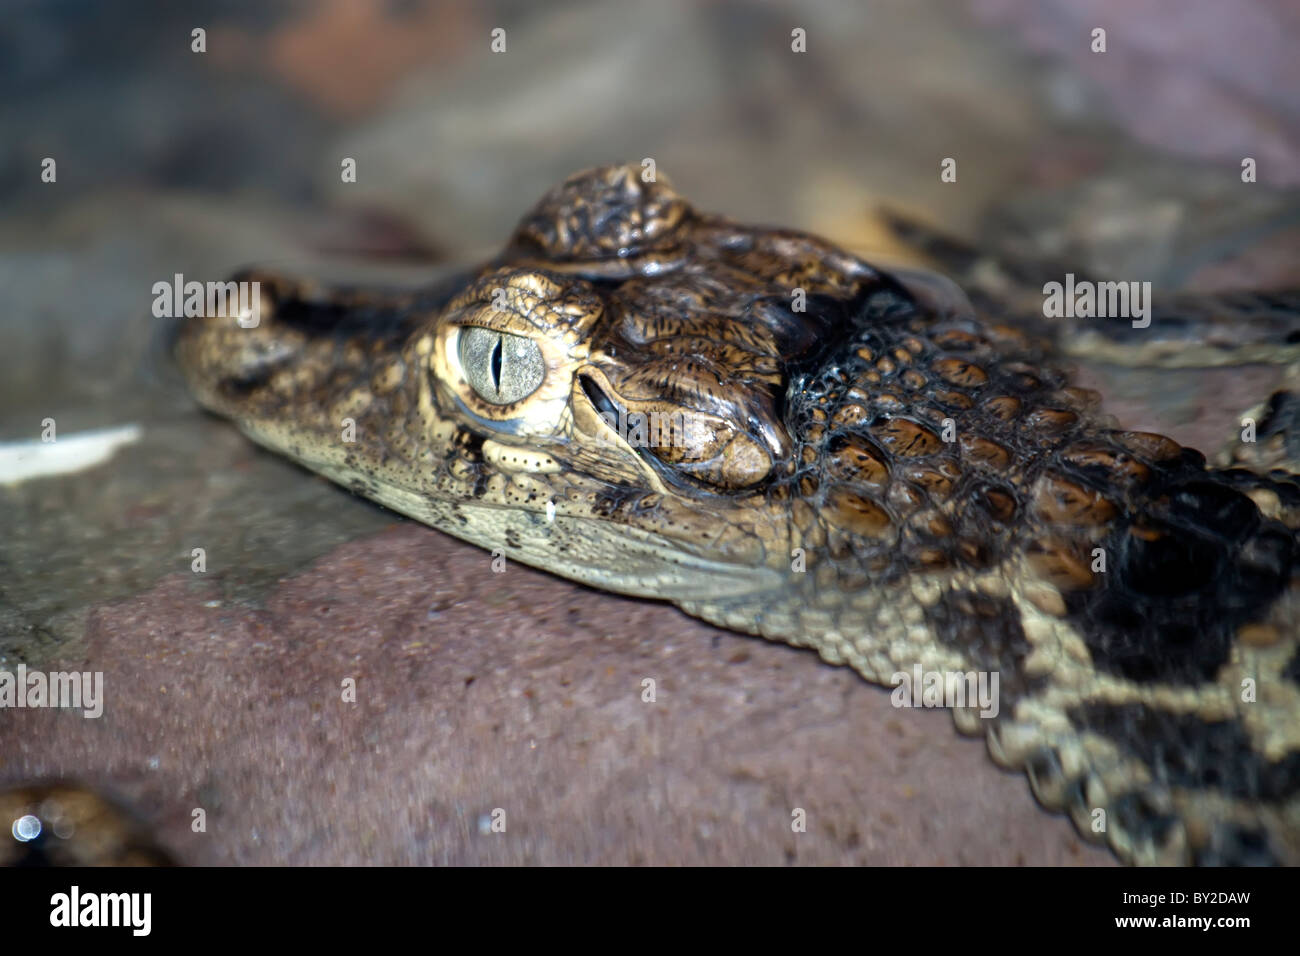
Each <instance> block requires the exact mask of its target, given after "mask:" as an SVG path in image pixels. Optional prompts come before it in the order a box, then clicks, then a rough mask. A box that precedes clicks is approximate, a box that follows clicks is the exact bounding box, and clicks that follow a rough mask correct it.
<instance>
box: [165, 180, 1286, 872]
mask: <svg viewBox="0 0 1300 956" xmlns="http://www.w3.org/2000/svg"><path fill="white" fill-rule="evenodd" d="M639 172H640V170H639V169H638V168H635V167H625V168H613V169H599V170H592V171H588V172H585V173H580V174H578V175H577V176H574V177H572V178H570V179H569V180H567V181H566V182H565V183H563V184H562V185H560V186H559V187H557V188H556V189H555V190H553V191H552V192H551V193H550V194H548V195H547V196H546V197H545V198H544V199H543V200H542V201H541V203H540V204H539V205H538V206H537V207H536V208H535V209H534V210H533V211H532V212H531V213H529V215H528V216H527V217H525V219H524V220H523V222H521V224H520V226H519V228H518V229H517V231H516V233H515V235H514V237H513V238H512V239H511V241H510V243H509V244H508V245H507V247H506V249H505V251H504V252H503V253H502V254H501V255H500V256H499V257H498V258H497V259H496V260H494V261H492V262H490V263H487V264H486V265H484V266H482V267H480V268H478V269H476V270H473V271H471V272H469V273H467V274H465V275H463V276H460V277H458V278H456V279H454V280H451V281H450V282H448V283H445V284H444V285H443V286H441V287H438V288H433V289H429V290H426V291H424V292H421V293H412V294H397V293H384V292H380V291H375V290H340V289H326V288H323V287H319V286H315V285H312V284H310V283H306V282H301V281H295V280H292V279H288V278H284V277H278V276H274V275H269V274H260V273H249V274H246V275H244V276H241V277H240V278H243V279H246V280H252V279H257V280H258V281H259V282H260V283H261V289H262V295H263V300H262V309H261V323H260V325H259V326H258V327H257V328H255V329H244V328H240V327H239V326H238V325H237V324H236V322H235V321H234V320H233V319H231V318H229V317H220V316H209V317H205V318H202V319H195V320H188V321H187V322H186V323H185V325H184V327H183V328H182V330H181V332H180V334H179V338H178V341H177V347H176V355H177V358H178V361H179V363H180V365H181V367H182V369H183V370H184V373H185V375H186V377H187V379H188V380H189V383H190V386H191V388H192V390H193V392H194V394H195V395H196V397H197V398H198V400H199V401H200V402H201V403H202V404H203V405H204V406H206V407H207V408H209V409H211V410H213V411H215V412H217V413H218V414H221V415H224V416H226V417H228V418H230V419H232V420H233V421H234V422H235V423H236V424H237V425H238V426H239V427H240V428H241V429H242V430H243V431H244V432H245V433H246V434H248V435H249V436H250V437H251V438H253V439H254V440H255V441H258V442H260V443H261V444H263V445H265V446H267V447H269V448H271V449H273V450H275V451H277V452H280V453H282V454H285V455H288V456H289V457H291V458H293V459H295V460H297V461H299V462H300V463H302V464H303V465H305V466H306V467H308V468H310V469H312V470H314V471H317V472H320V473H321V474H324V475H326V476H328V477H329V478H331V479H333V480H335V481H337V482H339V483H340V484H343V485H345V486H347V487H349V488H351V489H353V490H354V491H356V492H358V493H360V494H363V495H365V496H367V497H370V498H372V499H374V500H376V501H378V502H380V503H382V504H384V505H387V506H388V507H390V508H393V509H395V510H397V511H399V512H402V513H403V514H407V515H409V516H411V517H413V518H415V519H417V520H419V521H423V522H425V523H426V524H430V525H432V526H433V527H435V528H439V529H441V530H443V531H446V532H448V533H450V534H453V535H455V536H457V537H459V538H463V539H465V540H467V541H471V542H473V543H474V544H477V545H480V546H482V547H484V548H489V549H493V550H500V551H501V552H502V553H504V554H505V555H506V556H508V557H510V558H513V559H516V560H519V561H522V562H524V563H527V564H530V565H534V566H537V567H541V568H544V569H546V570H548V571H552V572H554V573H557V574H561V575H564V576H565V577H569V578H572V579H575V580H578V581H582V582H584V583H586V584H590V585H593V586H595V587H599V588H603V589H606V590H612V591H618V592H621V593H625V594H632V595H639V596H644V597H650V598H658V599H663V600H668V601H672V602H674V603H675V604H677V605H678V606H680V607H681V608H683V609H684V610H686V611H687V612H689V613H691V614H695V615H697V616H699V617H702V618H705V619H706V620H709V621H712V622H714V623H717V624H720V625H722V626H724V627H728V628H732V629H735V630H740V631H744V632H748V633H753V634H761V635H763V636H764V637H768V638H771V639H774V640H781V641H786V642H789V643H792V644H795V645H799V646H804V647H812V648H816V649H817V651H818V652H819V653H820V654H821V656H822V657H823V658H825V659H826V660H827V661H829V662H831V663H835V664H847V665H849V666H850V667H852V668H853V669H854V670H856V671H857V672H858V673H860V674H861V675H862V676H863V677H865V678H867V679H868V680H871V681H875V682H878V683H885V684H890V683H893V682H894V675H895V674H896V673H898V672H905V673H908V674H909V675H910V674H911V673H912V671H913V668H914V667H915V666H918V665H919V666H920V668H921V669H922V670H923V671H924V672H939V673H967V672H986V673H996V674H997V675H998V677H999V691H1000V697H999V701H998V712H997V714H996V716H993V715H990V716H981V715H980V713H979V712H978V709H977V708H975V707H971V706H966V707H960V708H957V709H955V710H954V717H955V720H956V723H957V726H958V727H959V728H960V729H961V730H963V731H964V732H967V733H981V734H984V735H986V737H987V739H988V744H989V749H990V752H991V754H992V756H993V757H994V759H995V760H996V761H997V762H998V763H1000V764H1002V765H1003V766H1006V767H1011V768H1018V769H1024V770H1025V771H1026V772H1027V774H1028V775H1029V779H1030V782H1031V785H1032V786H1033V789H1034V792H1035V794H1036V795H1037V797H1038V798H1039V800H1040V801H1041V802H1042V803H1043V804H1044V805H1045V806H1047V807H1049V808H1051V809H1059V810H1063V811H1065V812H1068V813H1069V814H1070V815H1071V817H1072V818H1073V819H1074V820H1075V822H1076V824H1077V825H1078V826H1079V829H1080V832H1081V833H1083V834H1084V835H1085V836H1087V837H1089V838H1091V839H1098V840H1101V839H1104V840H1105V841H1106V842H1107V843H1108V844H1109V845H1110V846H1111V847H1112V848H1113V849H1114V851H1115V852H1116V853H1117V854H1118V855H1119V856H1120V858H1121V859H1124V860H1126V861H1133V862H1138V863H1184V862H1197V863H1235V862H1288V863H1294V862H1296V861H1298V860H1300V656H1298V652H1297V648H1298V635H1297V628H1296V627H1295V617H1296V614H1295V612H1296V593H1295V591H1294V590H1293V589H1292V588H1291V583H1292V581H1293V575H1294V571H1295V567H1296V558H1297V541H1296V532H1295V529H1296V528H1297V526H1298V524H1300V490H1298V489H1297V487H1296V485H1295V484H1294V483H1293V482H1291V481H1290V480H1289V477H1288V476H1287V475H1286V474H1284V473H1282V472H1280V471H1275V472H1273V473H1272V474H1271V475H1262V474H1256V473H1254V472H1251V471H1247V470H1245V469H1235V470H1231V471H1216V470H1207V468H1206V467H1205V460H1204V458H1203V457H1202V456H1201V455H1200V454H1198V453H1196V452H1193V451H1190V450H1186V449H1183V448H1181V447H1180V446H1178V445H1177V444H1176V443H1174V442H1173V441H1171V440H1169V439H1167V438H1163V437H1161V436H1157V435H1150V434H1144V433H1137V432H1128V431H1122V430H1119V429H1117V428H1116V427H1115V425H1114V423H1113V422H1111V421H1108V420H1105V419H1103V418H1101V417H1100V416H1098V415H1096V414H1095V413H1094V411H1093V409H1094V407H1095V404H1096V397H1097V396H1096V395H1095V394H1093V393H1089V392H1087V391H1085V390H1081V389H1077V388H1072V387H1070V385H1069V383H1068V381H1067V378H1066V376H1065V375H1064V374H1063V373H1062V372H1061V371H1059V370H1057V369H1056V368H1054V367H1053V366H1051V365H1050V364H1048V363H1047V358H1046V353H1045V351H1044V349H1045V343H1042V342H1038V341H1036V340H1034V339H1031V338H1030V337H1028V336H1026V335H1025V334H1024V333H1022V332H1020V331H1017V330H1015V329H1013V328H1009V327H1006V326H1002V325H996V324H993V323H992V322H990V321H988V320H986V319H985V318H983V317H982V316H981V315H978V314H976V312H975V310H974V309H973V308H972V307H971V306H970V305H969V303H968V302H966V301H965V299H964V298H962V297H961V296H960V295H953V294H951V293H950V292H949V291H947V290H946V289H945V287H944V285H943V284H942V282H941V281H939V280H936V279H932V278H927V277H924V276H908V277H901V276H893V275H889V274H887V273H884V272H881V271H879V270H877V269H874V268H873V267H871V266H870V265H868V264H867V263H865V262H863V261H861V260H858V259H856V258H855V257H853V256H851V255H848V254H847V253H845V252H843V251H841V250H838V249H836V248H835V247H833V246H831V245H830V244H828V243H826V242H824V241H822V240H819V239H817V238H815V237H812V236H808V235H804V234H801V233H796V232H790V231H779V230H769V229H757V228H750V227H745V226H740V225H737V224H735V223H732V222H729V221H727V220H724V219H721V218H717V217H710V216H704V215H701V214H698V213H696V212H695V211H694V210H693V209H691V207H690V206H688V205H687V204H686V203H685V201H684V200H682V199H681V198H680V197H679V196H677V195H676V194H675V193H674V192H673V191H672V189H671V188H670V187H669V186H668V185H667V184H666V183H665V182H664V181H663V180H662V179H661V180H660V181H659V182H657V183H644V182H642V181H641V179H640V176H639ZM472 326H479V327H482V328H486V329H490V330H495V331H496V332H502V333H507V334H508V335H510V336H518V337H520V338H522V339H526V340H529V341H530V342H534V343H536V351H537V352H539V353H540V356H541V358H540V362H541V369H542V372H541V378H540V384H539V385H537V387H536V388H535V389H534V390H532V391H530V392H529V393H528V394H526V395H524V396H523V397H520V398H519V399H518V400H516V401H513V402H512V403H509V404H497V403H494V402H493V401H489V400H487V399H485V398H484V397H483V395H482V394H480V392H479V391H478V390H476V388H475V387H474V386H473V385H472V384H471V378H472V376H470V375H469V374H468V373H467V371H466V366H465V365H463V364H462V354H461V351H460V350H459V348H458V342H460V338H459V337H460V336H461V335H462V334H465V333H463V332H462V330H463V329H464V328H466V327H472ZM503 341H506V342H514V343H517V342H518V340H517V339H511V338H507V339H505V340H503ZM524 344H525V345H526V344H527V343H524ZM521 348H522V347H521ZM528 349H532V346H528ZM524 351H527V349H524ZM521 354H522V352H521ZM511 361H513V360H511ZM474 367H477V366H474ZM484 374H485V375H486V374H489V372H488V371H484ZM490 374H492V375H494V376H495V375H497V374H498V373H497V372H496V371H491V373H490ZM502 387H504V386H502ZM620 411H621V412H625V413H637V412H644V413H649V412H658V413H661V414H664V415H672V414H679V415H680V419H679V421H681V422H683V423H684V427H683V428H682V431H681V432H679V433H678V434H676V435H674V436H672V440H671V441H669V440H664V439H661V440H660V441H659V443H658V444H657V445H655V444H654V442H653V440H652V441H651V445H652V447H633V445H640V444H641V443H639V442H635V441H634V442H633V443H632V444H629V441H628V440H625V439H628V438H635V437H636V436H628V435H625V434H621V433H620V431H619V430H618V429H613V428H611V427H610V426H609V421H608V413H611V412H613V413H617V412H620ZM602 412H605V413H607V417H606V418H602V416H601V413H602ZM348 419H350V420H351V421H352V422H353V423H354V434H346V431H347V429H346V422H345V420H348ZM345 437H351V438H353V439H354V440H352V441H348V440H345Z"/></svg>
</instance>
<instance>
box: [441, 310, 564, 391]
mask: <svg viewBox="0 0 1300 956" xmlns="http://www.w3.org/2000/svg"><path fill="white" fill-rule="evenodd" d="M460 366H461V368H462V369H464V371H465V379H466V380H467V381H468V382H469V384H470V387H471V388H473V389H474V391H476V392H477V393H478V394H479V396H480V397H481V398H483V399H484V400H485V401H489V402H491V403H492V404H493V405H509V404H511V403H513V402H517V401H519V400H520V399H523V398H527V397H528V396H529V395H531V394H533V392H535V391H537V386H539V385H541V384H542V377H543V375H544V374H545V371H546V363H545V362H544V361H543V359H542V350H541V348H539V347H538V345H537V343H536V342H534V341H533V340H532V339H529V338H525V337H524V336H522V335H511V334H510V333H508V332H496V331H493V330H492V329H485V328H483V327H482V326H478V325H467V326H465V327H464V328H462V329H461V330H460Z"/></svg>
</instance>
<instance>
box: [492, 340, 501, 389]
mask: <svg viewBox="0 0 1300 956" xmlns="http://www.w3.org/2000/svg"><path fill="white" fill-rule="evenodd" d="M492 387H493V388H495V389H496V391H497V394H498V395H500V394H501V336H499V335H498V336H497V340H496V342H494V343H493V344H492Z"/></svg>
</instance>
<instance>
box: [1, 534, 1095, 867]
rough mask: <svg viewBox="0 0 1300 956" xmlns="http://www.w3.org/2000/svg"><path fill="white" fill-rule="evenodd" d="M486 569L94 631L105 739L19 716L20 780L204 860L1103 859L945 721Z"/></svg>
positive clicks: (204, 604) (364, 563)
mask: <svg viewBox="0 0 1300 956" xmlns="http://www.w3.org/2000/svg"><path fill="white" fill-rule="evenodd" d="M489 565H490V558H489V556H488V555H487V554H486V553H484V552H482V551H479V550H477V549H474V548H471V547H469V546H467V545H463V544H461V543H459V542H457V541H454V540H453V539H451V538H448V537H446V536H444V535H442V534H439V533H437V532H434V531H430V530H428V529H425V528H422V527H420V526H418V525H414V524H410V523H401V524H397V525H395V526H393V527H392V528H390V529H389V530H386V531H383V532H380V533H378V534H376V535H373V536H371V537H368V538H365V539H362V540H360V541H356V542H352V543H349V544H346V545H343V546H341V547H339V548H338V549H337V550H335V551H334V552H332V553H331V554H330V555H328V556H327V557H326V558H324V559H323V560H321V561H320V562H319V563H317V564H316V565H314V566H313V567H311V568H309V569H308V570H306V571H304V572H303V573H301V574H299V575H297V576H295V577H292V578H290V579H288V580H286V581H284V582H283V583H282V584H281V585H280V586H279V587H278V588H276V589H275V590H274V591H273V592H272V593H271V594H270V595H269V596H268V597H267V600H266V602H265V608H264V609H254V608H250V607H246V606H232V605H229V604H222V602H221V601H220V600H219V598H217V595H218V593H219V590H218V589H217V588H216V587H214V586H213V585H211V584H209V583H207V582H205V581H204V580H203V579H202V577H201V576H198V575H180V574H178V575H172V576H170V577H168V578H166V579H164V580H163V581H161V582H160V583H159V584H158V585H157V586H156V587H154V588H152V589H150V590H148V591H146V592H145V593H143V594H141V595H139V596H138V597H135V598H133V599H130V600H127V601H123V602H120V603H116V604H112V605H107V606H103V607H99V608H96V609H94V610H93V611H91V612H90V614H89V618H88V625H87V628H88V640H87V645H86V647H87V652H86V659H85V661H75V662H74V661H66V662H51V663H50V665H49V667H50V668H51V669H53V668H55V667H57V666H60V665H66V666H68V667H78V668H83V669H91V670H100V669H102V670H103V671H104V680H105V687H106V693H105V696H106V700H107V702H106V706H105V711H104V715H103V717H101V718H99V719H97V720H89V719H84V718H82V717H80V716H76V715H74V714H72V713H70V712H59V711H52V710H42V711H36V710H24V711H11V712H9V713H8V714H6V715H5V716H6V721H7V722H8V724H9V726H8V730H9V732H10V733H9V741H10V743H11V747H10V749H9V750H8V753H7V756H6V758H5V760H4V763H3V765H0V782H16V781H22V780H30V779H32V778H39V777H44V776H64V775H67V774H68V773H69V772H70V771H75V773H76V774H77V775H78V776H79V777H80V778H82V779H84V780H86V781H88V782H90V783H91V784H92V785H94V786H98V787H102V788H105V789H107V790H108V791H109V792H112V793H114V794H116V795H118V796H121V797H124V798H125V799H126V801H127V802H128V804H129V805H131V806H133V807H134V808H135V809H136V810H137V811H138V812H141V813H143V814H144V815H145V816H146V818H147V819H148V820H149V822H151V823H152V824H153V826H154V827H155V829H156V832H157V835H158V837H159V839H160V840H161V842H162V843H163V844H164V845H165V846H166V847H168V848H169V849H171V850H172V851H173V852H175V853H176V854H177V855H178V856H179V857H180V858H181V859H182V860H184V861H187V862H192V863H208V864H225V863H259V864H276V863H422V864H430V863H433V864H446V863H650V864H700V863H722V864H742V863H755V864H786V863H822V864H839V863H845V864H847V863H872V864H954V863H966V864H971V863H979V864H994V863H996V864H1021V863H1026V864H1061V863H1071V864H1074V863H1090V864H1093V863H1107V862H1109V857H1108V856H1107V855H1106V854H1105V853H1104V852H1102V851H1100V850H1097V849H1095V848H1093V847H1091V846H1088V845H1086V844H1084V843H1083V841H1081V840H1080V839H1079V837H1078V836H1077V835H1076V834H1075V833H1074V832H1073V830H1072V829H1071V827H1070V825H1069V824H1068V823H1067V822H1066V821H1065V820H1064V819H1062V818H1059V817H1052V816H1049V815H1048V814H1046V813H1044V812H1043V811H1041V810H1040V809H1039V808H1038V807H1037V806H1036V805H1035V804H1034V802H1033V799H1032V797H1031V796H1030V794H1029V790H1028V787H1027V786H1026V784H1025V782H1024V780H1023V779H1022V778H1021V777H1019V776H1018V775H1011V774H1006V773H1002V772H1000V771H998V770H997V769H995V768H994V767H993V766H992V765H991V764H990V763H989V761H988V759H987V756H986V755H985V752H984V746H983V743H982V742H981V741H978V740H973V739H966V738H961V737H958V736H957V734H956V733H955V732H954V730H953V728H952V724H951V721H950V719H949V717H948V716H947V714H946V713H943V712H937V711H913V710H898V709H895V708H894V707H893V706H892V705H891V703H890V699H889V694H888V692H887V691H885V690H883V689H880V688H875V687H871V686H869V685H867V684H865V683H863V682H862V681H861V680H859V679H858V678H857V677H856V676H854V675H853V674H852V673H850V672H849V671H846V670H842V669H836V668H832V667H829V666H827V665H825V664H822V663H821V662H820V660H819V659H818V658H817V657H816V656H815V655H813V654H811V653H808V652H801V651H795V650H791V649H788V648H785V647H781V646H778V645H772V644H768V643H766V642H764V641H762V640H759V639H756V638H747V637H741V636H738V635H733V634H729V633H726V632H722V631H718V630H715V629H713V628H711V627H708V626H707V625H704V624H701V623H699V622H696V621H694V620H691V619H690V618H687V617H686V616H684V615H682V614H680V613H679V612H677V611H676V610H674V609H673V608H671V607H668V606H664V605H658V604H654V603H650V602H638V601H630V600H624V599H621V598H616V597H611V596H608V595H603V594H598V593H596V592H593V591H589V590H586V589H583V588H580V587H577V586H575V585H571V584H568V583H567V582H562V581H558V580H556V579H553V578H551V577H549V576H547V575H544V574H541V573H539V572H536V571H532V570H530V569H528V568H524V567H521V566H517V565H510V566H508V568H507V570H506V571H505V572H504V573H501V574H495V573H493V572H492V571H491V570H490V567H489ZM209 604H217V605H219V606H216V607H210V606H208V605H209ZM345 678H354V679H355V681H356V688H357V694H356V698H357V699H356V703H345V702H343V700H342V699H341V698H342V693H341V686H342V682H343V680H344V679H345ZM646 679H651V680H654V681H655V683H656V700H655V701H654V702H653V703H648V702H644V701H643V700H642V692H643V685H642V682H643V681H644V680H646ZM196 807H202V808H203V809H204V810H205V811H206V813H207V832H206V833H202V834H196V833H193V832H191V829H190V821H191V814H192V811H193V809H194V808H196ZM496 808H503V809H504V810H505V811H506V832H505V833H500V834H494V833H490V832H489V833H484V832H483V828H484V827H485V826H486V823H487V821H489V820H490V815H491V814H492V812H493V811H494V810H495V809H496ZM795 808H803V809H804V810H806V811H807V819H808V827H807V832H806V833H802V834H796V833H793V832H792V830H791V813H792V811H793V810H794V809H795Z"/></svg>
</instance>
